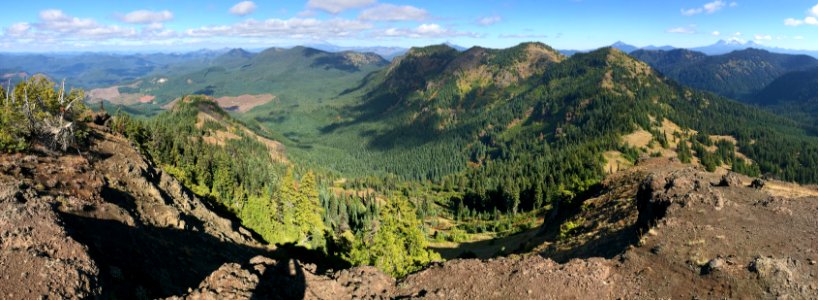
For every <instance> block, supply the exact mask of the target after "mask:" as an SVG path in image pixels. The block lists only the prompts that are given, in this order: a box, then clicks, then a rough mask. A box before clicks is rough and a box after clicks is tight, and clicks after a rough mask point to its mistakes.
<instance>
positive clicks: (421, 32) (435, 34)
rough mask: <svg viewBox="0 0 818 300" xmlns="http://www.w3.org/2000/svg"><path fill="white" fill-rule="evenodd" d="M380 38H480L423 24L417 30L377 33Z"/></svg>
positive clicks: (395, 29)
mask: <svg viewBox="0 0 818 300" xmlns="http://www.w3.org/2000/svg"><path fill="white" fill-rule="evenodd" d="M374 35H375V36H378V37H407V38H442V37H457V36H468V37H479V35H478V34H476V33H473V32H463V31H456V30H452V29H449V28H445V27H443V26H440V25H439V24H434V23H431V24H421V25H419V26H417V27H415V28H389V29H386V30H381V31H378V32H375V34H374Z"/></svg>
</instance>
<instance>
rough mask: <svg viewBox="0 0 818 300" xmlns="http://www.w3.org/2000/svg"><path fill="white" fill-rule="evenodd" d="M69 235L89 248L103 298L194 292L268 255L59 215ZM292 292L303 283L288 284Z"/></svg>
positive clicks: (196, 234)
mask: <svg viewBox="0 0 818 300" xmlns="http://www.w3.org/2000/svg"><path fill="white" fill-rule="evenodd" d="M59 214H60V217H61V219H62V220H63V222H64V223H65V227H66V231H67V232H68V234H69V235H70V236H71V237H72V238H74V239H75V240H77V241H79V242H80V243H82V244H84V245H87V246H88V248H89V254H90V255H91V258H92V259H93V260H94V261H95V262H96V263H97V265H98V266H99V268H100V283H101V286H102V295H101V296H102V298H120V299H130V298H151V299H153V298H163V297H169V296H174V295H181V294H184V293H186V292H187V291H188V289H191V288H192V289H195V288H196V287H198V285H199V283H200V282H202V281H203V280H204V279H205V278H206V277H207V276H209V275H210V274H211V273H213V271H215V270H216V269H218V268H219V267H221V266H222V265H223V264H225V263H239V264H244V263H246V262H247V261H249V260H250V258H252V257H254V256H257V255H268V256H269V255H270V252H269V251H267V250H265V249H259V248H253V247H248V246H244V245H239V244H235V243H231V242H226V241H223V240H220V239H218V238H216V237H214V236H211V235H209V234H205V233H203V232H201V231H192V230H191V231H188V230H179V229H174V228H159V227H152V226H139V225H137V226H133V227H132V226H128V225H126V224H124V223H120V222H118V221H112V220H101V219H95V218H90V217H85V216H82V215H81V213H78V214H72V213H59ZM290 283H291V284H293V285H292V286H288V287H287V288H288V289H293V292H297V288H298V287H299V286H301V293H302V294H303V290H304V288H303V287H304V283H303V282H302V283H301V284H300V285H299V284H297V283H298V282H297V280H296V281H292V280H291V281H290Z"/></svg>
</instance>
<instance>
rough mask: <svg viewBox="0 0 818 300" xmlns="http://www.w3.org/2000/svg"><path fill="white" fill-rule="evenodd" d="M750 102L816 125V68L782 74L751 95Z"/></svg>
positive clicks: (817, 94) (817, 100)
mask: <svg viewBox="0 0 818 300" xmlns="http://www.w3.org/2000/svg"><path fill="white" fill-rule="evenodd" d="M751 101H752V102H753V103H756V104H758V105H761V106H764V107H767V108H769V109H771V110H773V111H775V112H777V113H780V114H782V115H786V116H791V117H793V118H796V119H798V120H802V121H806V122H811V123H812V124H814V125H818V123H816V121H818V68H813V69H810V70H806V71H796V72H791V73H787V74H784V75H783V76H781V77H779V78H777V79H776V80H775V81H773V82H772V83H770V84H769V85H767V86H766V87H765V88H764V89H763V90H761V91H759V92H758V93H756V94H755V95H753V96H752V97H751Z"/></svg>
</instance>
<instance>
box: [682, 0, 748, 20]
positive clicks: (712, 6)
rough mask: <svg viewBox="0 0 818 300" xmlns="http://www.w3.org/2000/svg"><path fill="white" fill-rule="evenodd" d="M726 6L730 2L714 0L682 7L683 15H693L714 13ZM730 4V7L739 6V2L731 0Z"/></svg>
mask: <svg viewBox="0 0 818 300" xmlns="http://www.w3.org/2000/svg"><path fill="white" fill-rule="evenodd" d="M726 6H728V4H727V3H725V2H724V1H722V0H716V1H713V2H708V3H705V4H704V5H702V6H701V7H696V8H689V9H682V15H684V16H693V15H698V14H700V13H708V14H712V13H715V12H717V11H720V10H722V9H723V8H724V7H726ZM729 6H730V7H736V6H738V3H736V2H731V3H730V4H729Z"/></svg>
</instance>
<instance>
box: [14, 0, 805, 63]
mask: <svg viewBox="0 0 818 300" xmlns="http://www.w3.org/2000/svg"><path fill="white" fill-rule="evenodd" d="M0 35H2V38H0V51H13V52H20V51H37V52H40V51H47V52H59V51H183V50H192V49H201V48H222V47H245V48H264V47H272V46H292V45H301V44H315V43H332V44H337V45H341V46H375V45H379V46H401V47H409V46H421V45H429V44H435V43H441V42H447V41H448V42H451V43H455V44H458V45H463V46H472V45H481V46H485V47H494V48H502V47H508V46H512V45H515V44H517V43H520V42H524V41H541V42H544V43H546V44H549V45H551V46H554V47H556V48H559V49H591V48H596V47H600V46H604V45H609V44H611V43H613V42H615V41H618V40H622V41H625V42H627V43H630V44H635V45H637V46H646V45H673V46H677V47H693V46H701V45H706V44H712V43H714V42H716V41H718V40H720V39H725V40H726V39H738V40H741V41H754V42H757V43H761V44H764V45H767V46H775V47H783V48H791V49H811V50H818V0H809V1H800V0H787V1H768V0H764V1H761V0H756V1H749V0H736V1H732V0H704V1H679V0H651V1H647V0H641V1H625V0H621V1H620V0H551V1H529V0H505V1H479V0H472V1H466V0H437V1H411V0H305V1H284V0H265V1H261V0H257V1H243V2H241V1H236V0H233V1H221V0H220V1H215V0H197V1H183V0H141V1H133V0H131V1H88V0H78V1H59V0H50V1H10V2H8V3H4V4H3V9H2V10H0Z"/></svg>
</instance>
